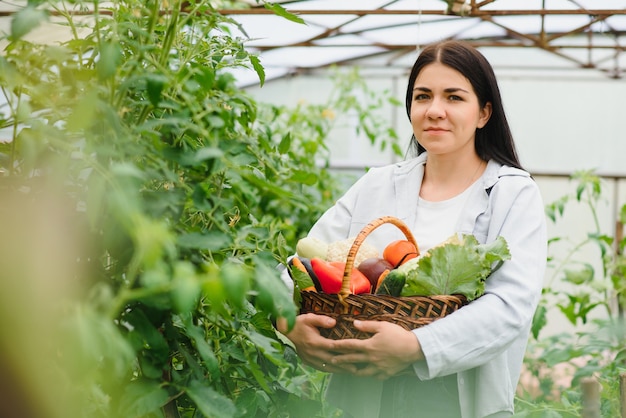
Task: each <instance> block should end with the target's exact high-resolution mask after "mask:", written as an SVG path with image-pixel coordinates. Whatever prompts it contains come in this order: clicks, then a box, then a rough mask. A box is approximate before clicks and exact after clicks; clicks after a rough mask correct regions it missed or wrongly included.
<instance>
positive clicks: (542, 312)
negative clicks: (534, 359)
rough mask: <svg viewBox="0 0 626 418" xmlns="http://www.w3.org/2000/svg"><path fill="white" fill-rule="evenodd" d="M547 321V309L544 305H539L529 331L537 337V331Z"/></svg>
mask: <svg viewBox="0 0 626 418" xmlns="http://www.w3.org/2000/svg"><path fill="white" fill-rule="evenodd" d="M547 323H548V309H547V308H546V307H545V306H544V305H540V306H539V307H538V308H537V311H536V312H535V315H534V317H533V323H532V327H531V331H532V334H533V337H534V338H535V339H537V338H539V332H540V331H541V330H542V329H543V327H545V326H546V324H547Z"/></svg>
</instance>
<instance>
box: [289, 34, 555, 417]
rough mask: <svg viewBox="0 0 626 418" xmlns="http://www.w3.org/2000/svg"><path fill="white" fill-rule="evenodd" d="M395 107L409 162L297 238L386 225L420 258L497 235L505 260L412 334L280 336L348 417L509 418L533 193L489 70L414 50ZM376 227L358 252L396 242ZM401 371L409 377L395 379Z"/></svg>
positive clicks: (324, 320) (526, 319)
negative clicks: (458, 304) (476, 289)
mask: <svg viewBox="0 0 626 418" xmlns="http://www.w3.org/2000/svg"><path fill="white" fill-rule="evenodd" d="M406 109H407V114H408V116H409V119H410V121H411V125H412V127H413V133H414V136H413V138H412V147H414V149H416V151H417V156H416V157H415V158H411V159H409V160H406V161H403V162H400V163H397V164H392V165H389V166H385V167H381V168H373V169H371V170H370V171H369V172H368V173H367V174H365V175H364V176H363V177H362V178H361V179H359V180H358V181H357V182H356V183H355V184H354V185H353V186H352V187H351V188H350V189H349V190H348V192H347V193H346V194H345V195H344V196H343V197H342V198H341V199H339V200H338V201H337V203H336V204H335V205H334V206H333V207H332V208H330V209H329V210H328V211H327V212H326V213H325V214H324V215H323V216H322V217H321V218H320V219H319V221H318V222H317V223H316V224H315V225H314V226H313V228H312V229H311V231H310V233H309V235H310V236H314V237H318V238H320V239H323V240H325V241H327V242H332V241H335V240H339V239H345V238H347V237H354V236H355V235H356V234H357V233H358V232H359V231H360V230H361V229H362V228H363V227H364V226H365V225H366V224H368V223H369V222H370V221H372V220H374V219H376V218H378V217H380V216H386V215H392V216H395V217H398V218H400V219H402V220H403V221H404V222H405V223H406V224H407V225H409V227H410V228H411V229H412V231H413V233H414V235H415V238H416V240H417V242H418V244H419V246H420V250H421V252H424V251H426V250H428V248H430V247H432V246H433V245H436V244H437V243H439V242H442V241H444V240H445V239H446V238H448V237H449V236H451V235H452V234H453V233H464V234H473V235H474V236H476V238H477V239H478V241H480V242H482V243H487V242H491V241H493V240H495V239H496V238H497V237H498V236H503V237H504V238H505V239H506V241H507V243H508V245H509V250H510V252H511V259H510V260H509V261H507V262H505V263H504V265H503V266H502V267H501V268H500V269H499V270H497V271H496V272H495V273H493V274H492V275H491V276H490V277H489V278H488V280H487V282H486V287H485V294H484V295H483V296H482V297H480V298H479V299H477V300H475V301H473V302H472V303H470V304H469V305H467V306H465V307H463V308H462V309H460V310H458V311H456V312H454V313H453V314H450V315H448V316H447V317H445V318H442V319H439V320H437V321H435V322H433V323H431V324H429V325H427V326H424V327H421V328H418V329H416V330H413V331H406V330H404V329H402V328H401V327H399V326H398V325H395V324H392V323H388V322H377V321H360V322H358V321H357V322H355V326H356V327H357V328H359V329H361V330H363V331H367V332H370V333H373V334H374V335H373V336H372V337H371V338H369V339H366V340H353V339H349V340H340V341H334V340H329V339H326V338H323V337H321V336H320V334H319V328H320V327H332V326H333V325H334V320H333V319H331V318H329V317H326V316H322V315H314V314H306V315H299V316H298V317H297V319H296V324H295V326H294V328H293V329H291V330H287V329H285V327H284V325H283V324H282V323H281V324H280V325H279V329H280V330H281V331H282V332H285V333H286V335H287V337H288V338H289V339H290V340H291V341H292V342H293V343H294V345H295V347H296V349H297V351H298V354H299V356H300V357H301V358H302V360H303V361H304V362H305V363H307V364H309V365H311V366H313V367H316V368H318V369H320V370H324V371H327V372H331V373H334V375H333V376H332V379H331V383H330V385H329V389H328V391H327V397H328V400H329V402H331V403H333V404H335V405H336V406H338V407H339V408H341V409H343V410H344V411H345V412H346V414H347V415H348V416H354V417H381V418H383V417H384V418H387V417H409V416H410V417H433V418H445V417H461V418H483V417H491V418H493V417H507V416H511V415H512V414H513V399H514V393H515V388H516V386H517V382H518V379H519V374H520V370H521V367H522V362H523V355H524V351H525V348H526V342H527V339H528V334H529V330H530V326H531V322H532V318H533V314H534V312H535V309H536V307H537V303H538V300H539V297H540V294H541V288H542V283H543V275H544V270H545V264H546V251H547V250H546V247H547V239H546V231H545V217H544V211H543V203H542V200H541V196H540V193H539V190H538V187H537V185H536V184H535V182H534V181H533V179H532V178H531V177H530V175H529V174H528V173H527V172H526V171H524V170H522V169H521V165H520V163H519V161H518V157H517V154H516V151H515V146H514V142H513V138H512V135H511V132H510V129H509V126H508V123H507V120H506V116H505V113H504V109H503V106H502V102H501V98H500V93H499V89H498V85H497V82H496V78H495V75H494V73H493V69H492V68H491V66H490V64H489V63H488V62H487V60H486V59H485V58H484V57H483V56H482V55H481V54H480V53H479V52H478V51H477V50H475V49H474V48H472V47H471V46H469V45H467V44H465V43H462V42H457V41H445V42H441V43H437V44H433V45H430V46H428V47H426V48H425V49H424V50H423V52H422V53H421V54H420V56H419V57H418V58H417V61H416V62H415V64H414V66H413V68H412V71H411V74H410V77H409V81H408V86H407V94H406ZM385 228H386V226H383V227H380V228H377V229H376V230H375V231H374V232H372V234H371V235H370V236H368V241H370V242H371V243H372V244H373V245H375V246H377V247H378V248H384V246H385V245H386V244H387V243H389V242H391V241H392V240H395V239H401V238H403V236H402V234H401V233H400V231H398V230H397V229H396V228H395V227H392V226H390V228H387V229H385ZM281 325H282V326H281ZM363 363H365V364H366V366H365V367H361V368H359V367H357V364H363ZM407 367H408V368H409V369H410V370H412V373H410V374H406V373H399V372H400V371H402V370H404V369H406V368H407Z"/></svg>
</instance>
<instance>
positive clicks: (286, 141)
mask: <svg viewBox="0 0 626 418" xmlns="http://www.w3.org/2000/svg"><path fill="white" fill-rule="evenodd" d="M291 139H292V138H291V132H287V133H286V134H285V135H284V136H283V139H281V141H280V144H278V152H279V153H281V154H286V153H287V152H288V151H289V148H291V142H292V140H291Z"/></svg>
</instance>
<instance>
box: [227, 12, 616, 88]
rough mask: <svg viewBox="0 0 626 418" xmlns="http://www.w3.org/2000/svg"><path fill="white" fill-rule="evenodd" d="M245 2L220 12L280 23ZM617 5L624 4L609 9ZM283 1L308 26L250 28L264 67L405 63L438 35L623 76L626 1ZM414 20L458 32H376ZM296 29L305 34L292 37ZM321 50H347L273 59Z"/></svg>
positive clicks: (247, 24) (247, 22) (292, 69)
mask: <svg viewBox="0 0 626 418" xmlns="http://www.w3.org/2000/svg"><path fill="white" fill-rule="evenodd" d="M243 3H246V2H243ZM247 3H248V4H249V7H247V8H241V9H235V8H233V9H223V10H221V13H222V14H224V15H228V16H230V17H231V18H233V19H234V20H237V21H240V22H242V26H243V27H244V28H245V29H246V30H248V29H253V27H256V26H260V27H261V28H264V29H266V30H267V29H268V28H270V27H273V26H275V25H277V24H279V23H278V21H277V20H275V19H273V20H269V19H268V20H267V22H266V23H263V19H264V17H265V18H269V17H270V16H273V15H274V13H273V11H271V10H269V9H267V8H265V7H263V6H262V5H258V4H250V3H251V2H250V1H249V2H247ZM620 3H621V5H622V7H621V8H617V7H614V6H617V5H618V4H620ZM280 5H281V6H282V7H283V8H284V9H285V10H287V11H288V12H290V13H292V14H294V15H296V16H298V17H299V18H301V19H302V20H304V21H305V22H306V26H308V28H307V30H304V28H298V27H297V25H294V24H293V23H292V24H291V25H290V26H289V29H284V30H283V31H282V32H281V33H280V34H275V35H268V36H265V35H264V32H263V29H261V30H259V31H258V32H256V31H253V33H252V35H253V36H252V37H253V38H254V39H252V40H250V41H249V42H248V46H249V49H250V50H251V51H253V52H256V53H258V54H259V55H260V56H261V57H262V62H265V63H266V64H267V65H268V66H269V67H272V66H274V65H275V66H277V67H280V66H282V67H284V68H285V72H284V73H285V74H287V73H297V72H301V71H306V69H307V68H309V69H310V68H314V67H317V68H319V67H323V66H328V65H332V64H344V65H347V64H350V63H354V62H355V60H362V59H364V58H368V57H374V56H380V55H385V64H384V65H387V66H393V65H394V64H395V63H398V65H400V66H406V62H401V58H402V57H403V56H405V55H407V54H409V55H410V54H413V53H414V52H415V51H416V48H417V49H419V47H420V44H422V45H423V44H425V43H428V42H430V41H433V40H439V39H463V40H465V41H467V42H469V43H471V44H473V45H474V46H476V47H478V48H490V49H491V48H497V49H503V48H507V49H511V48H513V49H518V50H519V49H534V50H539V51H543V52H544V53H546V54H548V55H550V56H552V57H553V58H557V61H558V62H561V63H563V65H561V67H564V66H569V67H570V68H573V69H584V70H596V71H598V72H600V73H602V74H604V75H606V76H608V77H610V78H616V79H618V78H622V77H623V76H624V74H626V54H624V51H625V49H626V2H623V1H618V0H609V1H603V0H483V1H479V0H468V1H463V0H426V1H421V0H417V1H415V0H413V1H410V0H387V1H375V0H372V1H369V2H368V1H365V2H363V1H355V0H352V1H347V2H346V1H344V2H341V1H333V2H331V1H327V0H326V1H325V0H290V1H282V2H280ZM346 5H348V6H350V5H354V8H350V7H345V6H346ZM407 6H414V7H411V8H409V7H407ZM592 6H594V7H592ZM610 6H613V7H610ZM600 7H602V8H600ZM274 17H275V16H274ZM374 18H377V19H374ZM366 20H367V23H366ZM251 22H254V24H252V23H251ZM524 22H526V23H524ZM416 25H417V26H420V27H421V33H422V35H423V34H424V33H431V32H432V33H433V34H434V33H435V32H436V31H438V29H437V28H438V27H443V26H444V25H447V26H448V27H449V28H452V27H456V28H458V30H453V29H447V32H446V31H445V30H444V31H441V32H437V33H438V34H439V35H438V36H433V37H431V38H428V39H425V40H422V39H416V38H417V36H411V35H410V34H409V36H406V35H399V36H397V37H396V38H395V39H392V40H391V41H390V40H389V38H385V37H379V36H377V34H384V33H385V32H389V33H393V32H394V31H395V32H397V33H398V34H401V33H402V32H401V29H402V27H403V26H404V27H407V28H410V27H413V30H414V32H413V34H414V35H415V27H416ZM478 26H480V27H481V30H480V31H478V30H476V28H477V27H478ZM313 28H314V29H316V30H312V29H313ZM431 29H432V30H431ZM274 30H276V29H274ZM297 33H303V34H304V33H306V35H302V36H295V37H292V36H291V35H293V34H297ZM287 35H289V36H287ZM322 48H327V49H330V48H334V49H343V50H344V51H346V54H345V57H344V58H335V59H329V60H326V61H320V62H319V63H318V64H317V65H307V64H306V63H305V64H303V63H302V62H299V61H298V58H297V54H291V56H292V58H293V60H292V61H291V62H286V61H285V60H284V58H283V60H282V61H280V60H279V62H278V63H274V61H273V59H272V54H277V53H278V52H279V51H283V52H286V51H287V50H291V51H307V50H308V51H309V53H310V54H313V50H314V49H322ZM349 50H351V53H348V52H347V51H349ZM357 50H361V52H355V51H357ZM340 55H341V54H340ZM544 55H545V54H544ZM512 65H514V64H512ZM536 65H537V66H539V65H541V64H536Z"/></svg>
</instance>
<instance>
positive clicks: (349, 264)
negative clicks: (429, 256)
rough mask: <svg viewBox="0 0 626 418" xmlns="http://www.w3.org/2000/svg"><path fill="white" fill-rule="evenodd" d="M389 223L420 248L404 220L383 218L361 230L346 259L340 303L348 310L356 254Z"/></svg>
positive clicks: (391, 217)
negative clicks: (369, 238) (380, 228)
mask: <svg viewBox="0 0 626 418" xmlns="http://www.w3.org/2000/svg"><path fill="white" fill-rule="evenodd" d="M387 223H388V224H392V225H395V226H396V227H398V229H400V231H402V233H403V234H404V236H405V237H406V239H407V240H408V241H410V242H411V243H413V244H414V245H415V248H419V247H418V246H417V242H416V241H415V237H414V236H413V234H412V233H411V230H409V227H408V226H407V225H406V224H405V223H404V222H403V221H402V220H400V219H398V218H396V217H393V216H383V217H380V218H378V219H375V220H373V221H372V222H370V223H369V224H367V225H365V227H363V229H362V230H361V232H359V234H358V235H357V236H356V238H354V242H353V243H352V246H351V247H350V251H348V256H347V258H346V267H345V270H344V271H343V279H342V282H341V290H340V291H339V294H338V296H339V301H340V302H341V304H342V305H343V306H344V308H346V309H347V303H345V302H344V299H345V298H346V297H348V295H349V294H351V292H350V276H351V273H352V268H353V266H354V259H355V258H356V254H357V253H358V252H359V248H360V247H361V244H362V243H363V241H365V238H367V236H368V235H369V234H370V233H371V232H372V231H374V230H375V229H376V228H378V227H379V226H381V225H384V224H387Z"/></svg>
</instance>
